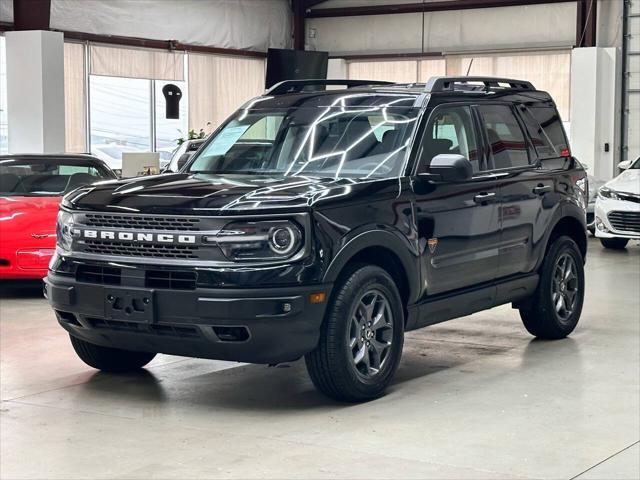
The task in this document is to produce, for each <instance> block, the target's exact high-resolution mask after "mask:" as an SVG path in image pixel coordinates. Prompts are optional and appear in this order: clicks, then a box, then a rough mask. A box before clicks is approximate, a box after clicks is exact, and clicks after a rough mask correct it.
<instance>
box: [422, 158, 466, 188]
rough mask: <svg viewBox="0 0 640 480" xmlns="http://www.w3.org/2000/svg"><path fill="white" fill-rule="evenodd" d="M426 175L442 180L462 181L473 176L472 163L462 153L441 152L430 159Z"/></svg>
mask: <svg viewBox="0 0 640 480" xmlns="http://www.w3.org/2000/svg"><path fill="white" fill-rule="evenodd" d="M428 175H430V176H435V175H437V176H438V178H439V179H440V180H441V181H443V182H464V181H465V180H469V179H471V177H473V165H471V162H470V161H469V159H468V158H466V157H464V156H463V155H457V154H450V153H441V154H440V155H436V156H435V157H433V159H432V160H431V164H430V165H429V173H428Z"/></svg>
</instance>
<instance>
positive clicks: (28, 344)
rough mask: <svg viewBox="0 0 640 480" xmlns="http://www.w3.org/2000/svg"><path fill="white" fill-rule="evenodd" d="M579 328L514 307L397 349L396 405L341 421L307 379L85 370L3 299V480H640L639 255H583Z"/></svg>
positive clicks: (44, 327)
mask: <svg viewBox="0 0 640 480" xmlns="http://www.w3.org/2000/svg"><path fill="white" fill-rule="evenodd" d="M589 247H590V252H589V259H588V262H587V283H588V291H587V295H586V304H585V308H584V312H583V317H582V320H581V323H580V325H579V326H578V328H577V330H576V331H575V332H574V334H573V335H572V336H571V337H570V338H568V339H566V340H562V341H555V342H545V341H536V340H533V339H532V338H531V337H530V336H529V335H528V334H527V333H526V331H525V330H524V328H523V327H522V325H521V323H520V320H519V317H518V315H517V313H516V312H515V311H513V310H512V309H511V308H510V307H509V306H504V307H500V308H496V309H493V310H490V311H487V312H483V313H479V314H476V315H473V316H470V317H467V318H464V319H459V320H455V321H452V322H448V323H445V324H441V325H438V326H435V327H432V328H429V329H426V330H422V331H418V332H412V333H410V334H408V335H407V340H406V343H405V354H404V358H403V361H402V364H401V366H400V369H399V371H398V374H397V378H396V380H395V382H394V384H393V386H392V387H391V389H390V391H389V393H388V394H387V395H386V396H385V397H384V398H381V399H379V400H377V401H373V402H370V403H367V404H363V405H343V404H338V403H335V402H332V401H330V400H328V399H326V398H325V397H323V396H321V395H320V394H318V393H316V391H315V390H314V389H313V387H312V385H311V383H310V381H309V380H308V378H307V376H306V374H305V370H304V365H303V364H302V363H301V362H298V363H297V364H294V365H291V366H290V367H289V368H268V367H264V366H257V365H238V364H233V363H226V362H214V361H204V360H191V359H184V358H179V357H169V356H160V357H158V358H157V359H156V360H155V361H154V362H153V363H152V364H151V365H150V366H149V367H148V368H147V369H146V370H144V371H143V372H141V373H138V374H135V375H124V376H115V375H107V374H102V373H98V372H96V371H95V370H92V369H91V368H89V367H87V366H85V365H84V364H83V363H81V362H80V360H78V359H77V358H76V357H75V355H74V353H73V351H72V349H71V347H70V345H69V342H68V339H67V337H66V334H65V333H64V332H63V330H62V329H61V328H59V327H58V326H57V325H56V322H55V320H54V316H53V314H52V312H51V311H50V310H49V309H48V307H47V304H46V303H45V301H44V300H43V299H42V298H41V297H40V296H39V294H38V291H37V290H35V291H34V290H31V291H29V290H25V289H24V288H23V289H20V290H7V289H5V292H4V294H3V295H2V298H0V302H1V305H0V317H1V320H0V334H1V350H0V352H1V360H2V363H1V370H0V380H1V396H2V406H1V412H0V432H1V444H0V446H1V451H0V476H1V477H2V478H6V479H9V478H29V479H32V478H64V479H72V478H157V479H165V478H167V479H168V478H179V479H187V478H258V477H260V478H302V477H304V478H509V479H518V478H565V479H570V478H576V477H577V478H580V479H591V478H630V479H632V478H633V479H637V478H640V466H639V463H640V460H639V459H640V448H639V444H638V440H639V439H640V411H639V410H640V398H639V382H640V329H639V324H640V246H638V244H637V243H636V244H634V245H633V246H630V247H629V248H628V249H627V250H626V251H622V252H614V251H605V250H603V249H602V247H601V246H600V244H599V243H597V242H596V241H595V240H593V239H592V240H591V241H590V245H589Z"/></svg>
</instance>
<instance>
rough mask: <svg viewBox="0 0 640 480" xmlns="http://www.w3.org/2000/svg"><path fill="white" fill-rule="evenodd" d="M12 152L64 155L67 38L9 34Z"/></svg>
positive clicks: (41, 33) (39, 33) (54, 34)
mask: <svg viewBox="0 0 640 480" xmlns="http://www.w3.org/2000/svg"><path fill="white" fill-rule="evenodd" d="M5 36H6V47H7V119H8V124H9V153H62V152H64V150H65V137H64V135H65V131H64V37H63V34H62V33H60V32H48V31H41V30H34V31H21V32H6V33H5Z"/></svg>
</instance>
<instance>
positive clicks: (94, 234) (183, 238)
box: [73, 228, 196, 245]
mask: <svg viewBox="0 0 640 480" xmlns="http://www.w3.org/2000/svg"><path fill="white" fill-rule="evenodd" d="M73 235H74V236H75V237H77V238H88V239H92V240H115V241H123V242H145V243H180V244H191V245H193V244H195V243H196V236H195V235H183V234H180V235H174V234H172V233H136V232H117V231H113V230H94V229H79V228H75V229H73Z"/></svg>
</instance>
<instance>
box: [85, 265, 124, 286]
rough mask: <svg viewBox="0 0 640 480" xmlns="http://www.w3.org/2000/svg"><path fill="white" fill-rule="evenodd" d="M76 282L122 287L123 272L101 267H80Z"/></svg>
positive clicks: (118, 269) (117, 269)
mask: <svg viewBox="0 0 640 480" xmlns="http://www.w3.org/2000/svg"><path fill="white" fill-rule="evenodd" d="M76 280H77V281H79V282H88V283H100V284H102V285H120V282H121V280H122V270H121V269H120V268H113V267H103V266H101V265H79V266H78V269H77V270H76Z"/></svg>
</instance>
